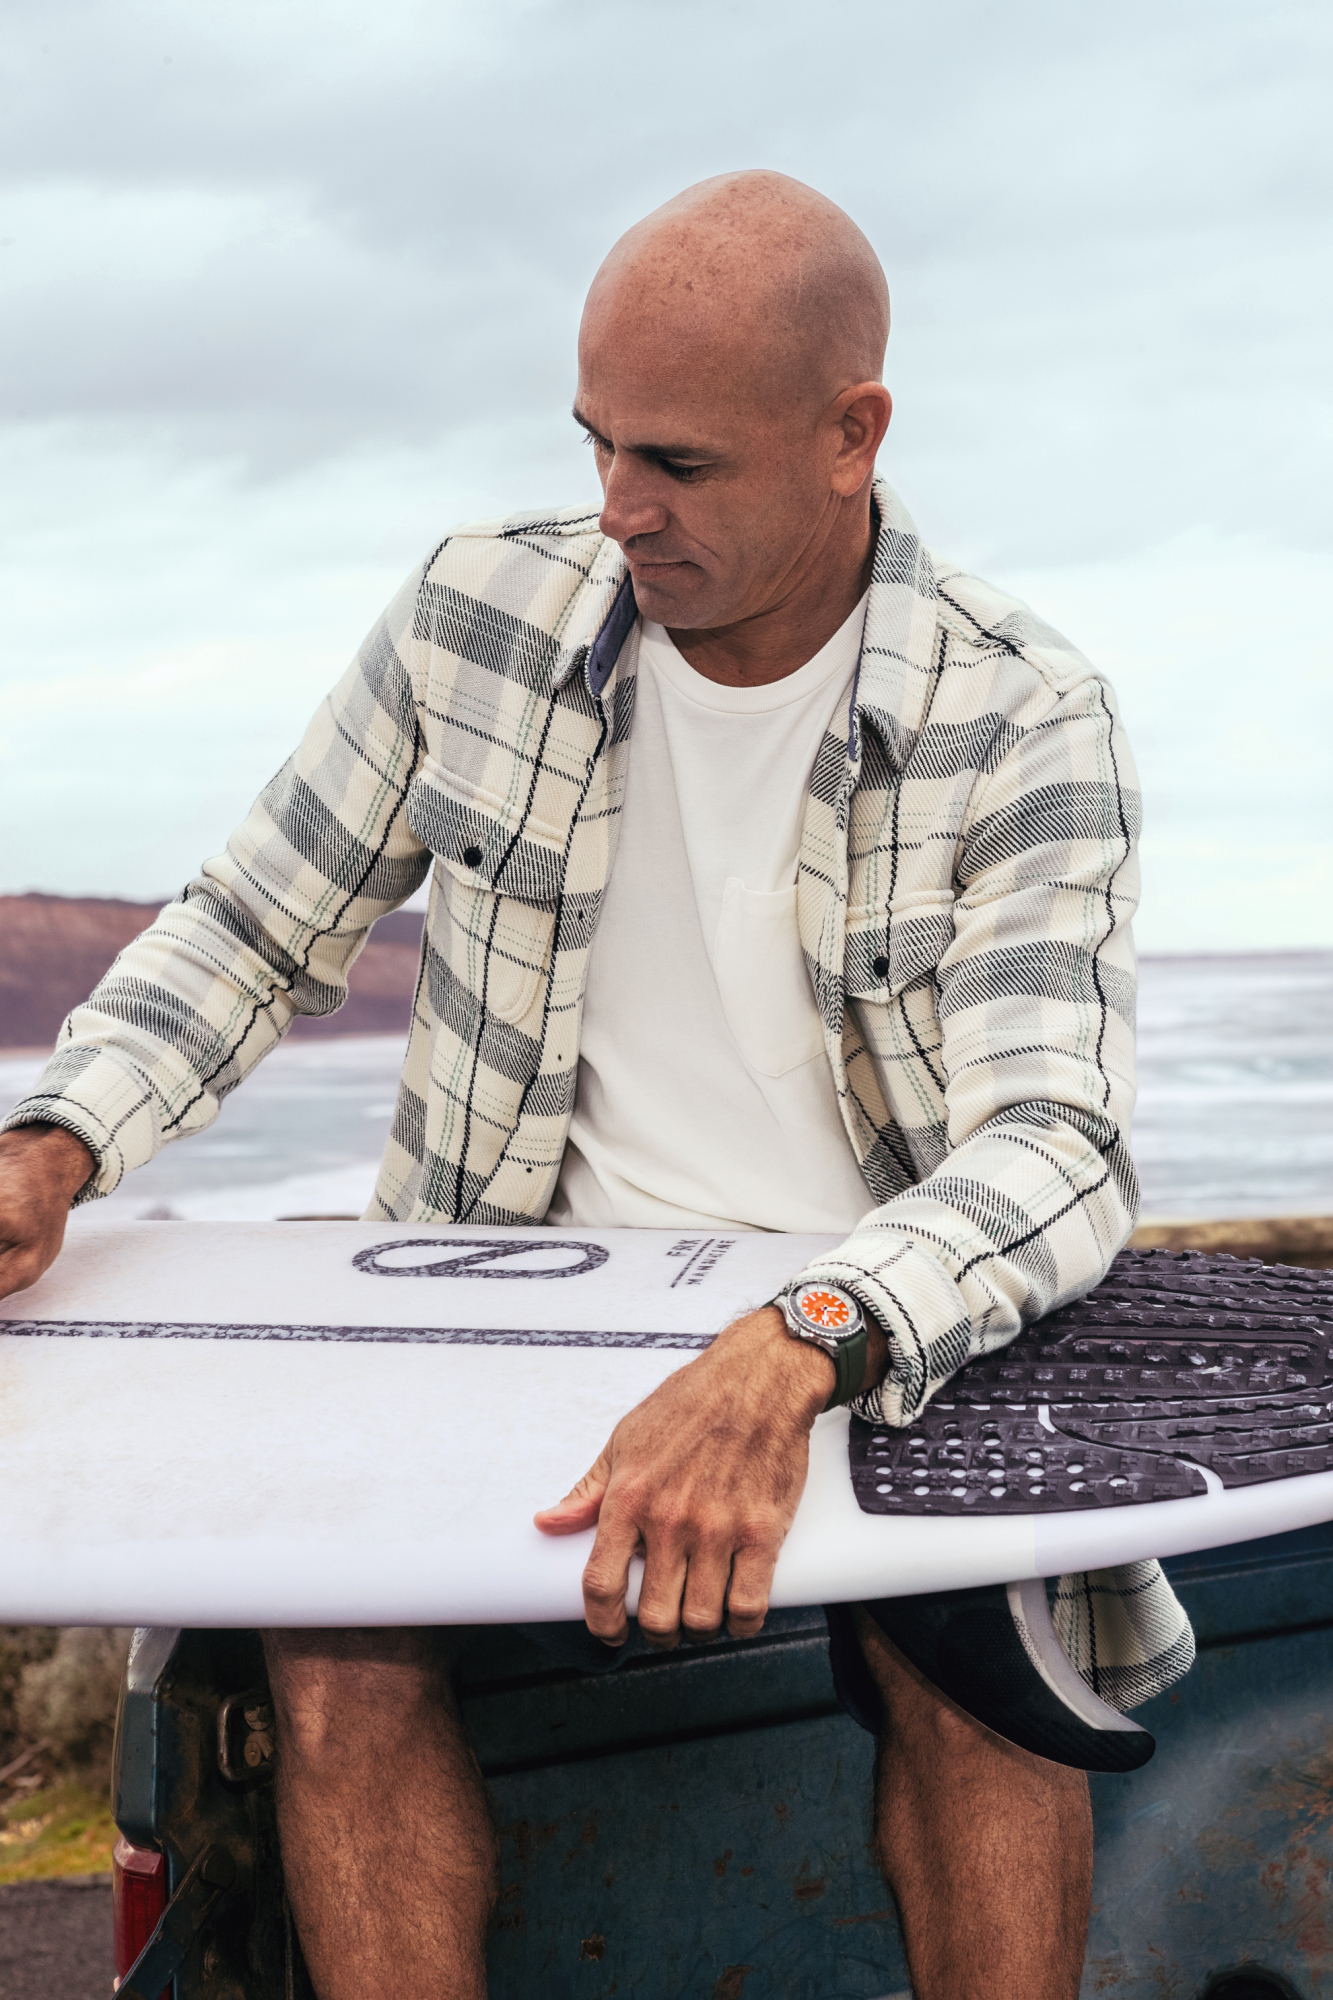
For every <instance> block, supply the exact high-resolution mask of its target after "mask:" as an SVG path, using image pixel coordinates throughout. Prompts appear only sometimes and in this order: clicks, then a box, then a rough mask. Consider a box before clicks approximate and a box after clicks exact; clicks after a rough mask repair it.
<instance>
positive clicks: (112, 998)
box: [3, 571, 430, 1201]
mask: <svg viewBox="0 0 1333 2000" xmlns="http://www.w3.org/2000/svg"><path fill="white" fill-rule="evenodd" d="M421 576H422V572H421V571H417V572H416V573H415V575H414V576H412V577H410V578H409V579H408V581H407V583H406V584H405V585H404V587H403V589H402V590H401V591H400V592H399V593H398V595H397V597H396V598H395V599H394V601H393V603H392V604H391V605H390V606H389V609H388V610H387V611H386V613H385V614H384V616H383V617H382V618H381V619H380V620H379V622H378V624H377V625H376V626H375V628H374V629H373V631H372V632H371V633H370V635H369V637H368V638H367V639H366V641H365V644H364V645H363V646H362V648H361V650H360V652H359V654H358V655H357V657H356V659H355V660H354V661H353V663H352V665H351V666H350V668H349V669H348V671H347V673H346V674H345V675H344V676H343V678H342V680H341V681H340V682H339V684H338V686H337V687H336V688H334V690H333V692H332V693H331V694H330V695H329V697H328V698H327V700H326V701H325V702H324V703H323V704H322V706H321V707H320V709H319V711H318V713H317V714H316V715H315V717H314V719H313V720H312V722H311V723H310V726H309V728H308V729H307V730H306V733H305V736H304V738H303V740H302V742H301V745H300V747H299V749H298V750H297V751H296V753H295V755H294V756H292V757H291V758H290V759H289V760H288V761H287V763H286V764H284V765H283V767H282V769H281V770H280V771H279V772H278V773H277V775H276V777H274V778H273V779H272V781H271V782H270V783H269V784H268V785H267V786H265V788H264V790H263V792H262V793H261V794H260V796H259V798H258V799H257V800H256V802H255V804H254V806H253V807H252V808H251V810H250V813H249V815H248V816H247V818H246V819H245V821H244V822H243V823H242V825H241V826H240V827H239V828H238V829H237V831H236V832H235V833H234V834H233V835H232V837H231V839H230V840H229V841H228V843H227V847H226V851H225V853H223V854H221V855H219V856H217V857H216V858H215V859H214V860H212V861H208V862H206V863H205V864H204V867H203V869H202V871H201V873H200V874H199V876H198V877H197V878H196V879H195V880H194V881H193V882H191V883H190V884H189V886H188V887H187V888H186V889H185V890H184V892H183V893H182V895H181V896H180V897H179V898H178V899H177V901H175V902H174V903H170V904H168V905H167V907H166V908H165V909H164V910H162V911H161V913H160V914H159V915H158V917H157V918H156V920H155V921H154V922H153V923H152V924H151V925H150V926H149V927H148V929H147V930H146V931H144V932H142V933H141V935H140V936H139V937H137V938H136V939H135V940H134V942H133V943H132V944H130V945H129V946H128V947H127V948H126V949H125V950H124V951H123V952H122V953H121V954H120V956H119V958H118V959H117V960H116V962H115V964H114V965H113V966H112V967H111V969H110V971H109V972H108V973H107V974H106V977H105V978H104V979H103V980H102V981H101V983H100V984H99V985H98V986H97V987H96V989H95V990H94V992H93V993H92V994H91V995H90V997H89V998H88V999H87V1000H86V1001H85V1002H84V1004H83V1005H82V1006H80V1007H76V1008H75V1009H74V1011H73V1013H72V1014H70V1016H69V1017H68V1019H67V1020H66V1021H65V1023H64V1025H63V1026H62V1028H61V1030H60V1034H59V1036H58V1037H57V1041H56V1049H55V1053H54V1055H53V1056H52V1059H51V1061H50V1062H49V1063H48V1065H47V1067H46V1069H45V1071H44V1072H43V1074H42V1076H41V1077H40V1079H39V1080H38V1083H37V1085H36V1087H35V1089H34V1090H33V1091H32V1092H31V1093H30V1095H29V1096H27V1097H25V1098H24V1099H23V1100H22V1101H21V1102H20V1103H19V1104H17V1105H15V1107H14V1109H13V1110H12V1111H11V1112H10V1113H9V1115H8V1117H7V1118H6V1119H5V1121H4V1127H3V1129H6V1130H8V1129H11V1128H13V1127H15V1126H19V1125H32V1124H38V1123H45V1124H51V1125H57V1126H62V1127H63V1128H64V1129H65V1130H66V1131H69V1132H73V1133H75V1134H76V1135H77V1137H79V1138H80V1139H82V1140H83V1142H84V1144H85V1145H86V1146H87V1147H88V1149H89V1151H90V1152H91V1153H92V1155H93V1157H94V1159H95V1160H96V1161H97V1172H96V1173H95V1174H94V1175H93V1177H92V1178H91V1179H90V1180H89V1181H88V1183H87V1185H86V1186H85V1187H84V1189H83V1190H82V1192H81V1194H80V1195H79V1200H80V1201H87V1200H90V1199H92V1198H93V1197H95V1196H97V1195H105V1194H110V1193H111V1191H112V1190H113V1189H114V1188H115V1187H116V1186H117V1185H118V1184H119V1182H120V1180H121V1179H122V1177H123V1176H124V1175H125V1174H126V1173H128V1172H129V1171H130V1170H131V1168H133V1167H138V1166H143V1165H144V1164H145V1163H146V1162H147V1161H148V1160H150V1159H152V1158H153V1156H154V1154H155V1153H157V1152H158V1151H159V1150H160V1148H161V1147H162V1146H164V1145H166V1144H168V1143H169V1142H170V1141H171V1140H173V1139H180V1138H184V1137H185V1136H186V1135H187V1134H188V1133H191V1132H199V1131H202V1130H203V1128H204V1127H205V1126H207V1125H210V1124H211V1123H212V1121H213V1120H214V1118H216V1116H217V1114H218V1110H219V1108H220V1106H221V1103H222V1100H223V1098H224V1097H226V1095H227V1094H228V1092H229V1091H231V1090H234V1089H235V1087H236V1085H237V1084H238V1083H240V1082H241V1080H242V1079H243V1078H244V1077H245V1076H247V1075H248V1074H249V1072H250V1071H251V1070H252V1069H253V1068H254V1067H255V1065H256V1064H257V1063H258V1062H259V1061H261V1059H262V1058H263V1057H264V1056H265V1055H267V1054H268V1052H269V1050H270V1049H272V1048H274V1047H276V1045H277V1043H278V1042H279V1041H280V1040H281V1039H282V1036H283V1035H284V1034H285V1032H286V1030H287V1029H288V1027H289V1026H290V1025H291V1022H292V1020H293V1018H294V1017H295V1016H296V1015H297V1014H310V1015H321V1014H331V1013H333V1012H334V1011H335V1009H337V1008H338V1007H340V1006H341V1005H342V1002H343V1001H344V1000H345V999H346V997H347V974H348V970H349V968H350V967H351V965H352V963H353V961H354V960H355V958H356V956H357V954H358V952H359V951H360V950H361V948H362V946H363V945H364V943H365V941H366V937H367V934H368V932H369V930H370V926H371V925H372V924H373V923H374V922H375V920H376V918H377V917H380V916H383V915H384V914H385V912H386V911H388V910H392V909H394V908H396V907H397V906H398V905H399V904H400V903H402V902H404V901H405V900H406V899H407V898H408V897H409V896H410V895H411V894H412V892H413V891H414V890H415V889H416V888H417V887H418V885H419V884H420V883H421V882H422V880H423V879H424V878H425V875H426V872H427V869H428V867H429V864H430V855H429V852H428V851H427V850H426V849H425V848H424V847H423V846H422V844H421V842H420V841H419V840H418V839H417V837H416V835H415V834H414V833H413V832H412V831H411V829H410V827H409V826H408V824H407V820H406V817H405V814H404V810H403V809H404V805H405V803H406V799H407V793H408V789H409V787H410V785H411V781H412V778H413V775H414V772H415V770H416V766H417V762H418V758H419V755H420V732H419V728H418V710H417V699H416V691H415V689H414V686H413V680H412V673H411V669H410V665H409V662H410V660H411V658H412V651H411V642H412V630H413V619H414V614H415V607H416V602H417V597H418V594H419V590H420V584H421Z"/></svg>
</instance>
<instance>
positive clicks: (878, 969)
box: [870, 952, 889, 979]
mask: <svg viewBox="0 0 1333 2000" xmlns="http://www.w3.org/2000/svg"><path fill="white" fill-rule="evenodd" d="M870 970H871V971H872V972H873V973H874V975H875V977H876V979H887V978H888V976H889V961H888V959H887V958H885V956H884V954H883V953H882V952H881V953H880V955H879V957H878V958H877V959H874V960H873V961H872V963H871V967H870Z"/></svg>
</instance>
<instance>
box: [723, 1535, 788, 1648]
mask: <svg viewBox="0 0 1333 2000" xmlns="http://www.w3.org/2000/svg"><path fill="white" fill-rule="evenodd" d="M777 1561H778V1552H777V1550H776V1549H775V1548H758V1547H751V1548H744V1549H737V1551H736V1556H735V1560H734V1562H733V1563H732V1566H731V1588H730V1589H729V1590H728V1592H727V1630H728V1632H729V1633H730V1634H731V1636H732V1638H733V1639H753V1638H754V1636H755V1634H756V1633H757V1632H758V1631H759V1630H760V1629H761V1628H762V1626H763V1622H764V1620H765V1618H767V1616H768V1593H769V1591H770V1589H771V1588H772V1585H773V1571H774V1570H775V1569H776V1568H777Z"/></svg>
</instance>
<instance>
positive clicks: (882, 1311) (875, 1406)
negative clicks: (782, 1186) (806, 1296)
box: [797, 1233, 972, 1425]
mask: <svg viewBox="0 0 1333 2000" xmlns="http://www.w3.org/2000/svg"><path fill="white" fill-rule="evenodd" d="M854 1244H855V1239H854V1238H853V1240H852V1242H851V1243H847V1244H844V1245H843V1247H842V1249H841V1250H835V1251H832V1252H830V1253H827V1254H825V1255H824V1256H822V1257H817V1258H816V1259H815V1261H814V1262H813V1263H812V1264H807V1266H806V1267H805V1269H804V1270H803V1271H802V1272H801V1274H800V1277H799V1279H798V1280H797V1283H799V1284H802V1285H808V1284H815V1283H818V1284H825V1285H841V1287H842V1289H843V1290H844V1291H845V1292H850V1293H851V1294H852V1297H853V1298H854V1299H855V1300H856V1301H857V1304H858V1305H859V1306H860V1307H861V1310H862V1312H864V1313H868V1314H869V1315H870V1317H871V1318H872V1319H874V1320H876V1321H878V1323H879V1325H880V1326H881V1327H882V1328H883V1329H884V1334H885V1337H886V1339H887V1340H888V1343H889V1366H888V1372H887V1373H886V1375H885V1377H884V1380H883V1381H882V1382H881V1383H880V1385H879V1387H878V1388H877V1389H868V1390H866V1391H865V1392H864V1393H863V1394H862V1395H860V1396H857V1397H855V1398H854V1399H853V1401H852V1403H851V1405H850V1407H851V1409H852V1411H853V1412H854V1413H855V1414H856V1415H857V1416H859V1417H864V1418H866V1420H867V1421H868V1422H870V1423H882V1424H894V1425H903V1424H910V1423H911V1422H912V1421H913V1420H914V1419H915V1418H916V1417H919V1416H920V1414H921V1412H922V1410H923V1409H924V1408H925V1406H926V1404H927V1402H928V1401H929V1400H930V1397H931V1396H932V1395H933V1394H934V1392H935V1390H936V1389H939V1388H941V1387H942V1386H943V1385H944V1383H946V1382H947V1381H949V1379H950V1378H951V1376H953V1375H954V1374H956V1373H957V1371H958V1369H960V1368H961V1367H962V1365H963V1363H964V1362H965V1361H966V1360H967V1359H968V1357H969V1356H970V1354H971V1353H972V1321H971V1319H970V1317H969V1316H968V1314H967V1312H966V1311H965V1309H964V1308H963V1303H962V1299H961V1297H960V1295H959V1291H958V1287H957V1286H956V1285H955V1283H954V1282H953V1279H952V1278H951V1277H950V1276H949V1274H948V1272H947V1271H946V1270H945V1268H944V1266H943V1265H942V1264H941V1263H940V1261H939V1259H938V1257H935V1256H934V1255H932V1253H931V1252H930V1251H929V1250H926V1249H924V1248H923V1247H922V1246H921V1245H920V1244H919V1243H915V1242H913V1240H912V1239H911V1237H908V1236H896V1235H895V1236H885V1235H883V1234H879V1233H877V1234H876V1238H875V1257H874V1262H873V1264H871V1263H862V1262H861V1261H859V1260H858V1259H857V1258H855V1257H854V1255H853V1254H852V1253H853V1250H854Z"/></svg>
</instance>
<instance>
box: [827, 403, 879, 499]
mask: <svg viewBox="0 0 1333 2000" xmlns="http://www.w3.org/2000/svg"><path fill="white" fill-rule="evenodd" d="M829 415H830V417H831V419H832V421H833V422H834V423H835V424H836V425H837V427H838V429H839V430H840V431H841V432H842V442H841V443H840V445H839V447H838V455H837V457H836V458H835V459H834V461H833V476H832V484H833V490H834V492H835V493H840V494H841V495H842V497H843V498H844V499H845V500H849V499H850V498H851V496H852V494H853V493H859V492H860V490H861V488H862V487H863V486H864V485H865V483H866V481H867V479H869V477H870V475H871V473H872V472H873V471H874V469H875V454H876V452H877V451H878V450H879V448H880V446H881V445H882V444H883V442H884V433H885V432H886V431H887V430H888V428H889V418H890V417H891V416H892V415H893V398H892V396H891V395H890V394H889V392H888V390H887V389H886V388H885V387H884V384H883V383H882V382H858V383H857V384H856V386H855V387H854V388H851V389H844V390H843V392H842V394H841V395H840V396H839V397H838V398H837V400H836V401H835V402H834V404H833V407H832V409H831V410H830V412H829Z"/></svg>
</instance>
